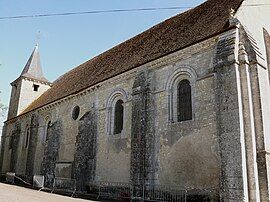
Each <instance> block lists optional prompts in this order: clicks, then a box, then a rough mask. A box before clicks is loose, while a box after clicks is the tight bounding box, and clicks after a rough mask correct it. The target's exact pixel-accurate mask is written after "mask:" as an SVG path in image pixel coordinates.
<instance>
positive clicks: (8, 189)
mask: <svg viewBox="0 0 270 202" xmlns="http://www.w3.org/2000/svg"><path fill="white" fill-rule="evenodd" d="M0 201H1V202H17V201H18V202H91V201H89V200H83V199H75V198H70V197H65V196H61V195H57V194H50V193H46V192H43V191H37V190H32V189H27V188H24V187H18V186H13V185H8V184H2V183H0Z"/></svg>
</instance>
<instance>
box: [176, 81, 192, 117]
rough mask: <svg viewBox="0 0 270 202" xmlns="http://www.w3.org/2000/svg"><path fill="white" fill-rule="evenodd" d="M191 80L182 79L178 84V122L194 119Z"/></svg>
mask: <svg viewBox="0 0 270 202" xmlns="http://www.w3.org/2000/svg"><path fill="white" fill-rule="evenodd" d="M191 96H192V95H191V85H190V82H189V80H187V79H184V80H181V81H180V82H179V84H178V86H177V119H178V122H181V121H187V120H192V98H191Z"/></svg>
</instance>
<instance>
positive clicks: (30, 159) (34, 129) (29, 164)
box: [25, 114, 39, 181]
mask: <svg viewBox="0 0 270 202" xmlns="http://www.w3.org/2000/svg"><path fill="white" fill-rule="evenodd" d="M38 127H39V118H38V116H37V115H35V114H34V115H33V116H32V117H31V124H30V138H29V145H28V152H27V160H26V170H25V175H26V176H27V178H28V180H29V181H32V177H33V175H34V159H35V155H36V147H37V141H38Z"/></svg>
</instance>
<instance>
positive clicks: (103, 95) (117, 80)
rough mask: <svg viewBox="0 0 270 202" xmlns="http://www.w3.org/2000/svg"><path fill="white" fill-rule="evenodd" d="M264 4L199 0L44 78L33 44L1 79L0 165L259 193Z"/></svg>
mask: <svg viewBox="0 0 270 202" xmlns="http://www.w3.org/2000/svg"><path fill="white" fill-rule="evenodd" d="M269 3H270V2H269V0H264V1H256V0H245V1H242V0H208V1H206V2H205V3H203V4H202V5H200V6H198V7H196V8H194V9H191V10H189V11H186V12H184V13H182V14H179V15H177V16H175V17H173V18H171V19H168V20H166V21H164V22H162V23H160V24H158V25H156V26H154V27H152V28H151V29H149V30H147V31H145V32H143V33H142V34H140V35H138V36H135V37H134V38H132V39H130V40H128V41H126V42H124V43H122V44H120V45H118V46H116V47H114V48H112V49H110V50H108V51H106V52H105V53H102V54H101V55H99V56H97V57H95V58H93V59H91V60H89V61H87V62H85V63H84V64H81V65H80V66H78V67H76V68H75V69H73V70H71V71H70V72H68V73H66V74H64V75H63V76H61V77H60V78H59V79H57V80H56V81H55V82H53V83H50V82H49V81H47V80H46V79H45V77H44V76H43V73H42V69H41V65H40V58H39V52H38V47H35V49H34V51H33V53H32V55H31V57H30V58H29V60H28V62H27V64H26V66H25V68H24V70H23V72H22V74H21V75H20V76H19V78H18V79H16V80H15V81H14V82H12V83H11V85H12V94H11V98H10V107H9V114H8V120H7V121H6V122H5V126H4V128H3V134H2V147H1V158H0V163H1V172H2V173H6V172H14V173H16V175H18V176H20V177H21V178H23V179H25V180H27V181H29V182H32V178H33V176H35V175H42V176H44V177H45V187H49V188H51V187H53V186H54V182H55V181H54V180H55V179H58V180H59V181H61V180H62V183H65V182H66V181H67V180H68V179H70V180H74V181H76V190H78V191H86V190H87V189H89V187H91V186H97V185H98V184H100V183H105V184H111V185H112V186H113V184H114V183H117V184H118V185H119V184H128V185H129V186H131V187H132V188H133V189H132V190H133V191H132V193H130V195H131V198H133V199H134V200H135V199H136V200H140V199H141V198H142V196H143V193H142V191H141V190H142V188H145V187H151V186H152V187H159V189H162V187H163V186H170V187H173V188H177V189H178V188H179V191H180V190H185V192H186V193H188V194H190V195H192V194H193V195H199V194H202V195H204V196H209V198H211V200H213V201H219V200H220V201H269V195H270V190H269V189H270V173H269V172H270V155H269V152H270V136H269V135H270V125H269V122H270V79H269V78H270V71H269V69H270V35H269V33H270V22H269V20H268V19H270V18H269V17H270V14H269V13H270V12H269V10H270V9H269V6H267V5H266V4H269ZM257 4H265V5H261V6H260V5H257ZM251 5H257V6H251ZM65 180H66V181H65ZM67 189H68V185H67ZM70 189H72V187H70Z"/></svg>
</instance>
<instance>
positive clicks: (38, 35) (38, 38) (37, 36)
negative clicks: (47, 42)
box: [36, 31, 40, 46]
mask: <svg viewBox="0 0 270 202" xmlns="http://www.w3.org/2000/svg"><path fill="white" fill-rule="evenodd" d="M36 40H37V42H36V46H38V44H39V40H40V31H38V33H37V34H36Z"/></svg>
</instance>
